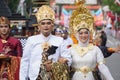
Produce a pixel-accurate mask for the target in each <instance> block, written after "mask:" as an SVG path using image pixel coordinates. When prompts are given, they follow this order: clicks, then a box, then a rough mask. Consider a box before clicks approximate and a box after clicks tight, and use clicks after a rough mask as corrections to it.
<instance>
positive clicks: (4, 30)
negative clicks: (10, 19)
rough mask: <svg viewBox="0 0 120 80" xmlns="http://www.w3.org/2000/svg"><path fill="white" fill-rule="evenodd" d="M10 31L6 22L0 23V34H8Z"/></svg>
mask: <svg viewBox="0 0 120 80" xmlns="http://www.w3.org/2000/svg"><path fill="white" fill-rule="evenodd" d="M9 33H10V27H9V25H8V24H0V35H8V34H9Z"/></svg>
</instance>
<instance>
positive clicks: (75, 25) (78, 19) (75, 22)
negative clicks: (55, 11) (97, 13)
mask: <svg viewBox="0 0 120 80" xmlns="http://www.w3.org/2000/svg"><path fill="white" fill-rule="evenodd" d="M84 3H85V0H75V4H76V6H77V9H76V10H73V12H72V15H71V17H70V23H69V26H70V34H76V32H77V31H78V30H79V29H81V28H87V29H88V30H89V31H90V32H91V33H93V32H94V28H93V24H94V18H93V16H92V15H91V13H90V11H89V10H88V9H87V8H86V6H85V5H84ZM81 24H82V25H83V24H85V25H87V27H86V26H82V25H81Z"/></svg>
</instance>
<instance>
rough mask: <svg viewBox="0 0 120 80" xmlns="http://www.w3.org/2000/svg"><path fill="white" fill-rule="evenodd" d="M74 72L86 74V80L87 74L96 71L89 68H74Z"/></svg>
mask: <svg viewBox="0 0 120 80" xmlns="http://www.w3.org/2000/svg"><path fill="white" fill-rule="evenodd" d="M72 70H73V71H77V72H79V71H81V72H82V73H83V74H84V78H86V76H87V74H88V73H89V72H90V71H94V69H92V68H90V67H88V66H82V67H80V68H72Z"/></svg>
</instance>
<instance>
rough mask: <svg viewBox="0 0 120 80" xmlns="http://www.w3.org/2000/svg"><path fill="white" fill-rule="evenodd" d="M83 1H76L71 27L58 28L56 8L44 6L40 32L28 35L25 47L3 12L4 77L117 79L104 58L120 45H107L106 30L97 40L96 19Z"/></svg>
mask: <svg viewBox="0 0 120 80" xmlns="http://www.w3.org/2000/svg"><path fill="white" fill-rule="evenodd" d="M76 1H78V0H76ZM83 3H84V0H83V2H82V4H81V1H78V2H76V4H77V5H78V4H79V6H78V8H77V9H76V10H74V11H73V12H72V15H71V17H70V22H69V24H70V26H69V27H70V29H68V28H67V27H62V28H54V23H55V12H54V10H53V9H52V8H51V7H50V6H48V5H43V6H41V7H40V8H39V9H38V11H37V13H36V15H35V16H36V19H37V23H38V30H39V31H40V33H39V34H37V35H33V36H30V37H28V38H27V41H26V44H25V47H24V48H22V45H21V42H20V40H19V39H17V38H15V37H12V36H10V21H9V19H8V18H7V17H4V16H1V17H0V45H1V46H0V80H104V79H105V80H114V78H113V77H112V75H111V73H110V71H109V69H108V67H107V66H106V65H105V61H104V58H106V57H109V56H111V55H112V53H115V52H118V51H120V45H119V46H117V47H114V48H111V47H107V46H106V41H107V36H106V33H105V32H104V31H101V32H100V33H99V35H97V36H95V37H94V40H93V36H92V35H93V32H94V19H93V17H92V15H91V14H90V11H89V10H88V9H87V8H86V7H85V5H84V4H83ZM69 30H70V31H69ZM69 33H71V35H69ZM14 65H15V66H14Z"/></svg>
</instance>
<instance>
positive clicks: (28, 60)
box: [20, 5, 71, 80]
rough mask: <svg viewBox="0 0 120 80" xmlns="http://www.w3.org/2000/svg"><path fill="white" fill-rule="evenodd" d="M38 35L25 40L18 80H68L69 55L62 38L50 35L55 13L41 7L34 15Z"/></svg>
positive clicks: (47, 7)
mask: <svg viewBox="0 0 120 80" xmlns="http://www.w3.org/2000/svg"><path fill="white" fill-rule="evenodd" d="M36 18H37V22H38V29H39V30H40V34H38V35H35V36H31V37H29V38H28V39H27V43H26V45H25V47H24V51H23V57H22V59H21V65H20V80H28V79H30V80H69V77H67V76H68V72H67V68H68V66H70V64H71V55H70V54H69V51H68V49H67V46H66V43H64V40H63V38H61V37H57V36H54V35H52V34H51V32H52V30H53V29H54V20H55V12H54V11H53V9H52V8H50V7H49V6H47V5H43V6H41V7H40V8H39V10H38V11H37V13H36Z"/></svg>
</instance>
